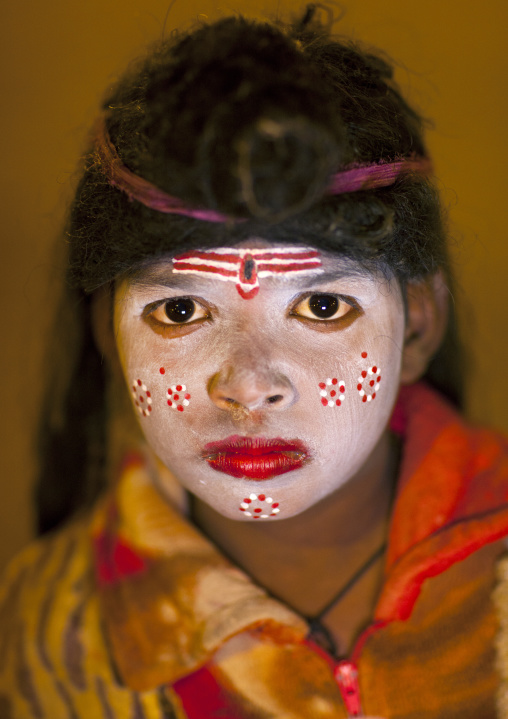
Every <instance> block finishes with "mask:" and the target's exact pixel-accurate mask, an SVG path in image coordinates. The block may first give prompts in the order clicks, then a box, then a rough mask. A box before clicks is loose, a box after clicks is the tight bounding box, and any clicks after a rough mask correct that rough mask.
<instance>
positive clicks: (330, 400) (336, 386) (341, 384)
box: [318, 377, 346, 407]
mask: <svg viewBox="0 0 508 719" xmlns="http://www.w3.org/2000/svg"><path fill="white" fill-rule="evenodd" d="M318 386H319V395H320V397H321V404H322V405H323V407H340V406H341V405H342V403H343V402H344V400H345V399H346V382H345V381H344V380H343V379H340V380H339V379H337V377H328V378H327V379H326V380H325V381H324V382H319V385H318Z"/></svg>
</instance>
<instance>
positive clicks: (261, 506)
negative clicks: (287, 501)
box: [239, 493, 280, 519]
mask: <svg viewBox="0 0 508 719" xmlns="http://www.w3.org/2000/svg"><path fill="white" fill-rule="evenodd" d="M239 510H240V512H243V513H244V514H245V516H246V517H252V519H268V517H276V516H277V515H278V513H279V512H280V508H279V503H278V502H274V501H273V499H272V497H267V496H266V494H254V493H252V494H249V496H248V497H246V498H245V499H244V500H243V502H242V503H241V504H240V507H239Z"/></svg>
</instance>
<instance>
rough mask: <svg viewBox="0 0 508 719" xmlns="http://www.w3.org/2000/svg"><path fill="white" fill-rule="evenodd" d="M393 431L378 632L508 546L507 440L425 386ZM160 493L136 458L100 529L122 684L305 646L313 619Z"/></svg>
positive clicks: (140, 684) (96, 529)
mask: <svg viewBox="0 0 508 719" xmlns="http://www.w3.org/2000/svg"><path fill="white" fill-rule="evenodd" d="M392 429H393V430H394V431H396V432H397V433H398V434H400V435H401V437H402V440H403V447H404V449H403V457H402V464H401V471H400V478H399V483H398V493H397V497H396V501H395V506H394V511H393V515H392V524H391V530H390V536H389V547H388V554H387V572H386V581H385V585H384V588H383V590H382V592H381V595H380V599H379V602H378V605H377V607H376V610H375V614H374V621H375V624H376V626H381V625H384V624H386V623H388V622H390V621H393V620H400V619H405V618H407V617H408V616H410V614H411V611H412V608H413V606H414V604H415V602H416V600H417V598H418V595H419V593H420V590H421V586H422V584H423V582H424V581H425V580H426V579H427V578H429V577H431V576H435V575H437V574H439V573H441V572H442V571H444V570H445V569H447V568H448V567H449V566H451V564H453V563H454V562H456V561H459V560H460V559H463V558H465V557H467V556H468V555H469V554H471V553H472V552H474V551H475V550H476V549H479V548H480V547H482V546H484V545H485V544H487V543H488V542H493V541H495V540H497V539H499V538H501V537H503V536H505V535H507V534H508V443H507V441H506V440H505V439H503V438H501V437H499V436H498V435H496V434H494V433H492V432H488V431H484V430H474V429H471V428H469V427H467V426H466V425H465V424H464V422H463V421H462V420H461V418H460V417H459V416H458V415H457V414H456V412H455V411H454V409H453V408H451V407H450V406H449V405H448V404H447V403H446V402H445V401H444V400H443V399H442V398H441V397H439V396H438V395H437V394H436V393H435V392H433V391H432V390H430V389H429V388H428V387H426V386H425V385H424V384H418V385H414V386H412V387H409V388H404V389H403V390H402V391H401V394H400V397H399V400H398V403H397V406H396V409H395V412H394V415H393V418H392ZM500 480H504V481H500ZM157 483H158V480H157V470H156V469H155V468H154V467H153V466H152V465H151V463H150V461H149V460H146V458H143V457H141V456H140V455H132V456H130V457H128V458H127V459H126V461H125V462H124V465H123V467H122V471H121V475H120V478H119V481H118V482H117V484H116V485H115V487H114V489H113V490H112V491H111V494H110V495H108V496H106V497H105V499H104V500H103V501H102V503H101V504H100V505H99V506H98V508H97V509H96V511H95V514H94V517H93V522H92V530H91V531H92V542H93V548H94V555H95V567H96V578H97V586H98V594H99V602H100V607H101V613H102V619H103V625H104V628H105V632H106V636H107V639H108V642H109V645H110V647H111V652H112V657H113V661H114V664H115V666H116V669H117V671H118V674H119V675H120V677H121V678H122V680H123V682H124V683H125V684H126V685H127V686H129V687H130V688H131V689H134V690H137V691H145V690H149V689H152V688H154V687H156V686H159V685H162V684H164V683H170V684H171V683H174V682H175V681H177V680H178V679H180V678H182V677H184V676H186V675H187V674H190V673H191V672H193V671H195V670H197V669H198V668H200V667H201V666H203V665H204V664H205V663H206V662H207V661H209V660H210V658H211V657H212V656H213V654H214V653H215V652H216V651H217V650H218V649H219V648H220V647H221V646H223V645H224V643H225V642H227V641H228V640H229V639H231V638H232V637H234V636H236V635H238V634H240V633H241V632H245V631H251V632H255V633H256V634H257V635H259V636H266V637H267V638H269V640H270V641H272V642H283V643H287V642H301V641H302V640H303V639H304V637H305V635H306V633H307V626H306V624H305V622H304V621H303V619H302V618H301V617H299V616H298V615H297V614H295V613H294V612H292V611H291V610H289V609H288V608H287V607H286V606H284V605H283V604H282V603H280V602H278V601H275V600H273V599H271V598H270V597H269V596H268V595H267V594H266V593H265V592H264V591H263V590H262V589H261V588H259V587H257V586H256V585H255V584H254V583H253V582H252V581H251V580H250V579H249V577H248V576H247V575H246V574H244V573H243V572H242V571H240V570H239V569H238V568H236V567H235V566H233V565H232V564H231V563H230V562H229V561H228V560H227V559H226V558H225V557H224V556H223V555H221V554H220V552H219V551H218V550H217V549H216V547H215V546H214V545H213V544H212V543H211V542H210V541H209V540H207V539H206V538H205V537H204V536H203V535H202V534H200V532H199V531H198V530H197V529H196V528H195V527H194V526H193V525H192V524H191V523H190V522H189V521H188V520H187V519H186V518H185V516H183V515H182V514H181V512H180V511H179V510H178V509H177V508H176V506H173V505H171V504H170V503H169V502H168V501H167V500H166V499H163V498H162V496H161V495H160V493H159V491H158V490H157Z"/></svg>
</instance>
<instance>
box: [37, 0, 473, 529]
mask: <svg viewBox="0 0 508 719" xmlns="http://www.w3.org/2000/svg"><path fill="white" fill-rule="evenodd" d="M392 76H393V72H392V68H391V67H390V65H389V64H388V63H387V62H386V61H385V60H384V59H381V58H380V57H378V56H376V55H374V54H371V53H366V52H363V51H362V50H361V49H359V48H358V47H357V46H356V45H354V44H353V43H351V42H344V41H339V40H338V39H335V38H333V37H332V36H331V35H330V33H329V28H328V27H326V26H325V25H324V24H322V23H321V22H320V21H319V19H318V17H317V15H316V12H315V7H314V6H309V7H308V8H307V10H306V12H305V14H304V17H303V18H302V19H301V20H300V21H298V22H296V23H294V24H292V25H282V24H279V23H276V24H270V23H259V22H254V21H251V20H247V19H244V18H242V17H232V18H227V19H224V20H221V21H219V22H217V23H215V24H210V25H202V26H200V27H199V28H197V29H196V30H194V31H193V32H190V33H188V34H185V35H182V34H176V35H174V36H173V37H172V38H171V39H170V40H167V41H164V42H162V43H160V44H159V45H158V46H156V47H155V48H153V49H152V52H151V53H150V55H149V57H148V58H147V59H145V60H143V62H141V63H140V64H138V65H137V66H136V67H135V68H134V69H133V70H131V71H130V72H129V73H128V74H127V75H126V76H125V77H124V78H123V79H122V80H121V81H120V82H119V84H118V85H117V86H116V88H115V89H114V90H113V91H112V93H111V94H110V95H109V96H108V97H107V99H106V101H105V102H104V106H103V109H104V111H105V113H106V124H107V128H108V132H109V135H110V138H111V140H112V142H113V144H114V146H115V148H116V150H117V152H118V155H119V156H120V158H121V160H122V162H123V163H124V164H125V165H126V166H127V167H128V168H129V169H130V170H131V171H133V172H134V173H136V174H137V175H139V176H141V177H143V178H144V179H145V180H148V181H150V182H152V183H153V184H154V185H156V186H157V187H158V188H160V189H161V190H164V191H166V192H167V193H169V194H171V195H174V196H176V197H178V198H180V199H181V200H183V201H185V202H186V203H188V204H189V205H196V206H203V207H206V208H210V209H214V210H218V211H220V212H223V213H225V214H228V215H230V216H235V217H241V218H242V219H243V220H244V221H243V222H236V223H235V222H231V223H225V224H224V223H221V224H215V223H211V222H205V221H202V220H196V219H191V218H189V217H183V216H178V215H168V214H163V213H161V212H157V211H155V210H152V209H150V208H147V207H145V206H144V205H142V204H141V203H139V202H137V201H136V200H132V201H131V200H130V199H129V198H128V196H127V195H126V194H124V193H123V192H121V191H119V190H118V189H116V188H115V187H113V186H112V185H110V184H109V183H108V180H107V178H106V177H105V175H104V174H103V171H102V169H101V166H100V162H99V161H98V158H97V155H96V153H95V152H94V149H93V147H92V148H91V150H90V152H89V153H88V154H87V155H86V158H85V168H84V172H83V175H82V179H81V181H80V183H79V186H78V188H77V192H76V197H75V200H74V203H73V205H72V208H71V212H70V217H69V223H68V237H69V269H68V280H69V282H68V288H67V289H68V295H67V299H66V302H67V304H72V305H73V307H74V308H75V310H76V312H77V313H78V314H79V315H80V317H79V321H78V322H77V324H78V326H79V327H80V336H79V337H78V338H77V345H78V347H79V349H78V352H77V354H76V358H75V363H74V366H75V372H74V375H73V376H71V377H70V378H69V383H68V389H67V392H64V393H63V394H62V402H61V405H62V406H61V408H60V411H59V413H58V418H57V419H55V420H54V421H49V420H47V419H46V420H45V422H44V426H43V431H42V434H41V449H42V451H43V453H44V462H43V466H42V471H41V476H40V480H39V484H38V488H37V501H38V505H39V530H40V531H46V530H48V529H50V528H52V527H54V526H57V525H58V524H59V523H60V522H61V521H63V520H64V519H65V518H66V517H67V516H69V515H70V514H72V513H73V512H74V511H76V510H77V509H78V508H80V507H83V506H85V505H88V504H90V503H91V502H92V501H93V499H94V498H95V497H96V496H97V494H98V492H99V491H100V489H101V486H102V484H103V479H102V475H103V471H102V468H103V465H104V457H105V426H106V410H105V400H104V396H103V394H104V388H105V386H106V377H105V373H106V367H105V366H104V365H103V363H102V362H101V358H100V354H99V352H98V350H97V349H96V347H95V345H94V342H93V338H92V331H91V318H90V301H89V295H90V293H92V292H93V291H94V290H96V289H97V288H99V287H101V286H103V285H105V284H107V283H110V282H111V281H112V280H115V279H116V278H118V277H121V276H124V275H125V274H126V273H131V272H133V271H135V269H136V268H139V266H140V265H141V264H143V263H144V262H146V261H147V260H151V259H154V258H156V257H158V256H161V255H163V254H166V253H168V252H173V253H175V252H178V251H180V250H183V249H192V248H198V247H199V248H205V247H213V246H219V245H222V246H224V245H228V244H234V243H236V242H238V241H240V240H242V239H245V238H247V237H252V236H259V237H263V238H265V239H268V240H270V241H274V242H282V243H284V242H291V244H293V245H294V244H295V243H302V244H311V245H314V246H316V247H319V248H321V249H323V250H329V251H332V252H335V253H339V254H341V255H343V256H345V257H347V258H350V259H352V260H355V261H357V262H359V263H360V264H361V265H362V266H363V267H364V268H365V269H366V270H373V269H378V270H379V269H380V270H382V271H384V272H386V271H390V272H392V273H394V274H395V276H396V277H397V278H398V280H399V282H400V283H401V286H402V287H404V286H405V284H406V283H407V282H408V281H409V280H414V279H420V278H424V277H426V276H428V275H431V274H433V273H434V272H436V271H437V270H438V269H442V271H444V273H445V275H446V277H447V279H449V280H451V278H450V272H449V262H448V257H447V247H446V240H445V230H444V227H443V220H442V213H441V207H440V202H439V198H438V195H437V192H436V190H435V188H434V186H433V184H432V182H431V181H430V180H429V179H428V178H427V177H425V176H424V175H423V174H417V173H412V174H409V175H405V176H403V177H401V178H400V179H398V180H397V181H396V182H395V183H394V184H393V185H391V186H389V187H384V188H379V189H371V190H365V191H360V192H354V193H349V194H343V195H338V196H327V195H326V194H325V193H324V190H325V187H326V184H327V182H328V180H329V176H330V174H331V173H332V172H336V171H337V170H338V169H339V168H340V167H344V166H348V165H351V164H354V163H360V164H372V163H376V162H380V161H394V160H396V159H399V158H404V157H409V156H412V155H417V156H425V155H426V149H425V146H424V142H423V128H422V125H423V123H422V119H421V118H420V116H419V115H418V114H417V113H416V112H415V111H414V110H413V109H412V108H411V107H409V105H408V104H407V103H406V101H405V100H404V99H403V98H402V96H401V94H400V92H399V90H398V89H397V87H396V85H395V83H394V81H393V77H392ZM70 297H73V299H72V301H71V300H70V299H69V298H70ZM455 350H456V333H455V324H454V320H453V317H452V322H451V324H450V328H449V332H448V336H447V338H446V341H445V343H444V345H443V349H442V350H441V354H440V355H439V356H438V357H437V358H435V360H434V361H433V363H432V364H431V366H430V367H429V371H428V373H427V379H428V380H429V381H430V382H431V383H433V384H434V385H435V386H436V387H438V388H439V389H441V391H443V392H444V393H445V394H446V395H447V396H448V397H450V398H451V399H452V400H454V401H455V402H456V403H459V402H460V390H459V386H460V384H459V379H460V378H459V376H458V373H457V359H456V352H455ZM452 362H453V371H451V363H452ZM92 386H94V387H95V390H96V391H95V393H91V392H90V388H91V387H92ZM99 392H100V393H101V394H100V396H99V399H97V397H98V395H99ZM55 417H56V415H55ZM71 478H72V479H71Z"/></svg>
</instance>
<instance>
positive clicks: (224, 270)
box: [127, 238, 391, 299]
mask: <svg viewBox="0 0 508 719" xmlns="http://www.w3.org/2000/svg"><path fill="white" fill-rule="evenodd" d="M265 278H270V279H275V280H277V279H279V280H282V281H283V282H284V283H287V282H289V281H290V282H291V284H294V285H295V286H296V287H298V286H300V285H302V286H303V285H307V284H309V283H311V284H324V283H326V282H328V281H331V280H333V279H344V278H364V279H366V280H369V279H370V280H371V281H372V280H377V281H379V280H380V279H385V280H386V279H391V273H388V274H387V273H384V272H383V273H381V272H380V271H379V270H368V269H366V267H365V266H363V265H361V264H360V263H358V262H355V261H353V260H350V259H348V258H345V257H344V256H341V255H338V254H334V253H331V252H327V251H324V250H321V249H319V248H317V247H314V246H309V245H300V244H296V243H295V244H284V245H283V244H281V243H272V242H268V241H266V240H262V239H259V238H255V239H251V240H247V241H243V242H241V243H239V244H235V245H227V246H222V247H214V248H205V249H196V250H189V251H186V252H179V253H176V254H171V253H168V254H166V255H163V256H162V257H159V258H157V259H154V260H149V261H147V262H145V263H143V265H141V266H139V267H138V268H136V269H135V270H134V271H133V272H131V273H129V276H128V278H127V279H128V281H129V284H130V285H131V286H134V287H135V286H147V285H163V286H171V287H175V288H182V289H185V288H186V287H191V286H193V285H194V284H195V281H196V280H198V281H202V280H204V281H205V282H210V281H215V282H234V283H236V284H237V289H238V290H239V293H240V294H241V295H249V294H250V295H253V291H254V292H255V291H256V288H258V287H259V280H260V279H261V280H263V279H265ZM245 298H246V299H248V298H249V297H248V296H246V297H245Z"/></svg>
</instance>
